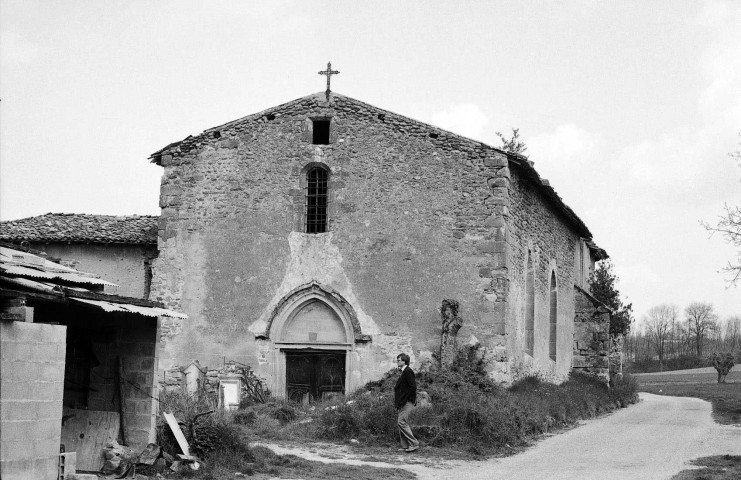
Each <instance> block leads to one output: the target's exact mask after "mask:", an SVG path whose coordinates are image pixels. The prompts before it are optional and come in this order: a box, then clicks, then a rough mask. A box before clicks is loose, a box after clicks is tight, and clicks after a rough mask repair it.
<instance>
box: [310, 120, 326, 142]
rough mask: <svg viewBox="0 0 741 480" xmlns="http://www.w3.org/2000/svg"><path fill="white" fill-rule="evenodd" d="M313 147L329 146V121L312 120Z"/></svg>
mask: <svg viewBox="0 0 741 480" xmlns="http://www.w3.org/2000/svg"><path fill="white" fill-rule="evenodd" d="M312 143H313V144H314V145H329V120H314V138H313V141H312Z"/></svg>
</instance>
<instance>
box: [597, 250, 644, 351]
mask: <svg viewBox="0 0 741 480" xmlns="http://www.w3.org/2000/svg"><path fill="white" fill-rule="evenodd" d="M612 268H613V266H612V262H611V261H609V260H603V261H601V262H599V264H597V269H596V270H595V271H594V273H593V274H592V275H590V277H589V287H590V288H591V290H592V295H594V298H596V299H597V300H599V301H600V302H602V303H604V304H605V305H607V306H608V307H610V309H611V310H612V314H611V315H610V335H612V336H617V335H627V333H628V332H629V331H630V325H631V324H632V323H633V304H632V303H628V304H625V303H623V300H622V299H621V298H620V291H619V290H618V289H617V287H616V284H617V282H618V281H619V280H620V279H619V278H618V277H617V275H615V274H614V273H613V271H612Z"/></svg>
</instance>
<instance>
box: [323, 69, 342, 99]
mask: <svg viewBox="0 0 741 480" xmlns="http://www.w3.org/2000/svg"><path fill="white" fill-rule="evenodd" d="M338 73H340V72H338V71H337V70H332V62H327V69H326V70H324V71H323V72H319V75H326V76H327V91H326V94H327V100H329V91H330V90H329V81H330V79H331V78H332V75H337V74H338Z"/></svg>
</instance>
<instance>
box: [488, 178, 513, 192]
mask: <svg viewBox="0 0 741 480" xmlns="http://www.w3.org/2000/svg"><path fill="white" fill-rule="evenodd" d="M489 186H490V187H491V188H492V189H493V188H500V187H502V188H507V187H509V179H507V178H505V177H496V178H493V179H489Z"/></svg>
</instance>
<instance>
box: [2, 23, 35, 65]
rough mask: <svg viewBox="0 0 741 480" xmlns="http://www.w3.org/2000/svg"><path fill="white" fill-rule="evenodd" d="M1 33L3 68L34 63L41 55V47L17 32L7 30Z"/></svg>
mask: <svg viewBox="0 0 741 480" xmlns="http://www.w3.org/2000/svg"><path fill="white" fill-rule="evenodd" d="M3 30H4V31H3V32H2V33H0V64H2V66H3V67H10V66H12V65H17V64H24V63H30V62H32V61H33V60H34V59H35V58H36V57H37V56H38V54H39V47H38V46H36V45H34V44H33V43H32V42H31V41H30V40H28V39H27V38H24V37H23V36H21V35H20V34H19V33H18V32H17V31H14V30H11V29H8V28H5V29H3Z"/></svg>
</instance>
